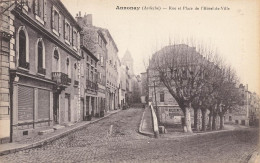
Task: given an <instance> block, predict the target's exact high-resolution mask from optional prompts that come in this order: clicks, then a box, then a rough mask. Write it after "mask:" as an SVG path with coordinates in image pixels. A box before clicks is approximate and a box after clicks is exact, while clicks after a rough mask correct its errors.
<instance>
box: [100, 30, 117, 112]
mask: <svg viewBox="0 0 260 163" xmlns="http://www.w3.org/2000/svg"><path fill="white" fill-rule="evenodd" d="M102 32H103V35H104V36H105V39H106V41H107V44H106V48H107V63H106V107H107V108H108V110H115V109H117V108H118V84H117V79H118V74H119V69H118V63H117V62H118V54H117V53H118V48H117V45H116V43H115V41H114V39H113V38H112V36H111V34H110V33H109V31H108V30H107V29H103V30H102Z"/></svg>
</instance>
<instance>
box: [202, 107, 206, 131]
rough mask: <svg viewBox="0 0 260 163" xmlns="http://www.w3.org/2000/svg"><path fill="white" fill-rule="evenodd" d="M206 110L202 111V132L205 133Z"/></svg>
mask: <svg viewBox="0 0 260 163" xmlns="http://www.w3.org/2000/svg"><path fill="white" fill-rule="evenodd" d="M206 114H207V110H206V109H203V110H202V131H206V129H207V127H206V119H207V117H206V116H207V115H206Z"/></svg>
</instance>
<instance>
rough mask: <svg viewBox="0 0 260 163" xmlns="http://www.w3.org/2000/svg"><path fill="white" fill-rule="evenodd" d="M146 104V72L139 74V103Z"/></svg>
mask: <svg viewBox="0 0 260 163" xmlns="http://www.w3.org/2000/svg"><path fill="white" fill-rule="evenodd" d="M147 102H148V80H147V72H143V73H141V103H147Z"/></svg>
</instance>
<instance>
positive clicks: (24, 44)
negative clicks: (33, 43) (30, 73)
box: [16, 26, 30, 69]
mask: <svg viewBox="0 0 260 163" xmlns="http://www.w3.org/2000/svg"><path fill="white" fill-rule="evenodd" d="M16 54H17V62H16V63H17V66H18V67H21V68H24V69H29V68H30V64H29V37H28V33H27V31H26V28H25V26H20V27H19V28H18V30H17V34H16Z"/></svg>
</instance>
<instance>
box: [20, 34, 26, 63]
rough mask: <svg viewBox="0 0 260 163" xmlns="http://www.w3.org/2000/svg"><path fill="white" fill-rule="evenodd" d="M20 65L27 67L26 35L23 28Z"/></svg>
mask: <svg viewBox="0 0 260 163" xmlns="http://www.w3.org/2000/svg"><path fill="white" fill-rule="evenodd" d="M19 66H20V67H23V68H26V36H25V33H24V31H23V30H21V31H20V32H19Z"/></svg>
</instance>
